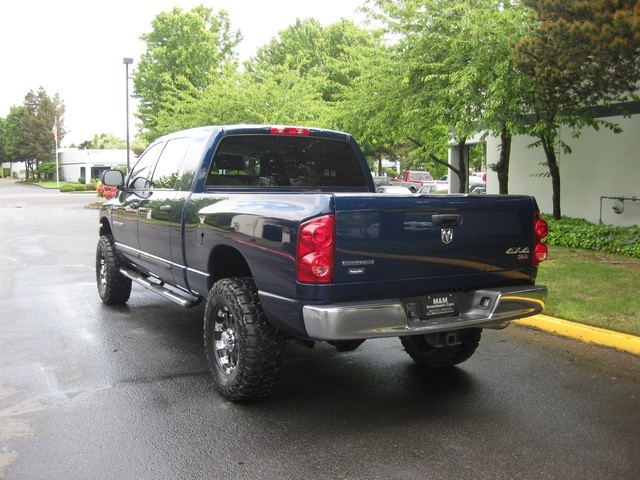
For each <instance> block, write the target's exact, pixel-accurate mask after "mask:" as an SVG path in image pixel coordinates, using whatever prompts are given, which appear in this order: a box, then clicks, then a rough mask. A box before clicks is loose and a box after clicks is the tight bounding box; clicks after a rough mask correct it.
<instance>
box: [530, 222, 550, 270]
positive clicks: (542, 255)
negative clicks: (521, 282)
mask: <svg viewBox="0 0 640 480" xmlns="http://www.w3.org/2000/svg"><path fill="white" fill-rule="evenodd" d="M533 232H534V238H533V260H532V265H533V266H534V267H537V266H538V265H539V264H540V263H541V262H544V261H545V260H546V259H547V255H548V253H549V249H548V248H547V246H546V245H545V244H544V243H542V239H543V238H544V237H546V236H547V233H549V226H548V225H547V222H545V221H544V220H543V219H541V218H540V214H539V213H538V212H536V213H535V216H534V224H533Z"/></svg>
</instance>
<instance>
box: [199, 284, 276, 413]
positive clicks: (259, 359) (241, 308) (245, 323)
mask: <svg viewBox="0 0 640 480" xmlns="http://www.w3.org/2000/svg"><path fill="white" fill-rule="evenodd" d="M204 344H205V350H206V353H207V360H208V362H209V368H210V369H211V372H212V374H213V380H214V383H215V385H216V388H217V389H218V391H219V392H220V394H221V395H222V396H223V397H225V398H227V399H229V400H231V401H234V402H235V401H241V400H250V399H254V398H260V397H265V396H268V395H270V394H271V393H273V392H274V391H275V389H276V388H277V385H278V380H279V377H280V366H281V364H282V358H283V356H284V345H285V344H284V336H283V335H282V334H281V333H280V332H279V331H278V330H276V329H275V328H274V327H272V326H271V324H269V322H268V321H267V318H266V316H265V314H264V312H263V311H262V307H261V306H260V300H259V299H258V292H257V289H256V286H255V284H254V282H253V280H252V279H250V278H227V279H223V280H219V281H218V282H216V283H215V285H214V286H213V288H212V289H211V291H210V292H209V295H208V297H207V303H206V306H205V311H204Z"/></svg>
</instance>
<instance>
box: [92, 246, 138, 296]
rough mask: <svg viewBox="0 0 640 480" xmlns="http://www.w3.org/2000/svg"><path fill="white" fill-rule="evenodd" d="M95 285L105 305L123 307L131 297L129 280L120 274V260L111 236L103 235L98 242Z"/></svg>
mask: <svg viewBox="0 0 640 480" xmlns="http://www.w3.org/2000/svg"><path fill="white" fill-rule="evenodd" d="M96 283H97V284H98V294H99V295H100V298H101V299H102V302H103V303H104V304H106V305H124V304H125V303H127V301H128V300H129V297H130V296H131V280H130V279H129V278H127V277H125V276H124V275H122V274H121V273H120V259H119V258H118V255H117V253H116V247H115V245H114V241H113V237H112V236H111V235H103V236H101V237H100V240H98V247H97V248H96Z"/></svg>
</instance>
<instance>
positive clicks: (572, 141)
mask: <svg viewBox="0 0 640 480" xmlns="http://www.w3.org/2000/svg"><path fill="white" fill-rule="evenodd" d="M628 107H629V108H627V111H629V112H630V113H633V115H632V116H631V117H628V118H624V117H622V116H619V115H618V116H615V115H610V114H606V112H605V113H603V114H602V115H599V116H600V117H601V118H604V117H606V120H607V121H611V122H613V123H617V124H618V125H620V127H621V128H622V130H623V131H622V133H619V134H615V133H613V132H612V131H610V130H609V129H606V128H601V129H600V130H598V131H596V130H594V129H592V128H585V129H583V130H582V131H581V135H580V136H579V137H578V138H572V136H571V133H572V130H571V129H569V128H566V127H564V128H561V129H560V137H561V139H562V140H563V141H564V142H565V143H566V144H568V145H569V146H570V147H571V150H572V153H570V154H567V155H565V154H563V153H562V152H559V153H558V164H559V166H560V200H561V202H560V208H561V212H562V215H563V216H567V217H572V218H584V219H586V220H588V221H589V222H592V223H598V222H599V221H602V223H605V224H609V225H620V226H629V225H639V224H640V105H639V104H638V103H637V102H635V103H634V102H631V103H630V104H629V106H628ZM609 112H612V110H611V109H609ZM535 141H536V139H534V138H532V137H528V136H523V135H521V136H517V137H514V138H513V143H512V146H511V158H510V162H509V193H514V194H518V193H520V194H530V195H534V196H535V197H536V200H537V202H538V205H539V207H540V210H541V211H542V212H544V213H552V211H553V204H552V187H551V178H550V177H546V176H540V175H539V174H543V173H547V172H548V171H549V170H548V168H547V167H546V165H544V162H546V157H545V154H544V151H543V150H542V147H534V148H529V147H528V146H529V145H531V144H532V143H534V142H535ZM499 147H500V139H499V138H495V137H489V138H487V165H491V164H494V163H497V162H498V158H499V153H500V152H499ZM487 193H498V177H497V174H496V173H495V172H493V171H491V169H488V172H487ZM620 206H622V207H623V208H622V211H620V210H621V209H620ZM614 207H615V210H614ZM618 212H619V213H618Z"/></svg>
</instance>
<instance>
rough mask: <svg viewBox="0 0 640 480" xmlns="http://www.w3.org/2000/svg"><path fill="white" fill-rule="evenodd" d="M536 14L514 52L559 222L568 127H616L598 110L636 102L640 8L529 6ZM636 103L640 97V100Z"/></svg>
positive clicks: (570, 3) (548, 1) (530, 1)
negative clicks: (561, 158)
mask: <svg viewBox="0 0 640 480" xmlns="http://www.w3.org/2000/svg"><path fill="white" fill-rule="evenodd" d="M524 3H525V4H526V5H528V6H529V7H530V8H531V10H532V12H533V16H532V22H531V24H530V25H531V26H530V31H529V32H528V35H527V36H526V38H524V39H523V40H521V41H520V42H518V43H517V44H516V45H515V47H514V51H515V54H516V61H517V65H518V68H519V69H520V71H522V73H523V74H524V75H525V76H526V77H527V79H528V80H529V82H530V84H531V89H530V95H529V96H528V97H527V98H526V106H527V107H528V109H529V110H530V112H531V113H532V120H531V122H530V123H529V125H528V133H530V134H531V135H533V136H534V137H536V138H538V139H539V141H538V142H537V143H536V144H535V145H541V146H542V148H543V150H544V153H545V157H546V164H547V168H548V169H549V176H550V177H551V181H552V189H553V217H554V219H556V220H558V219H560V217H561V215H562V212H561V197H560V192H561V188H560V166H559V163H558V152H559V149H562V150H563V151H564V152H565V153H570V152H571V148H570V147H569V145H567V144H566V143H564V142H562V141H561V140H560V138H559V128H560V126H561V125H566V126H568V127H570V128H572V129H573V132H574V136H577V135H579V134H580V129H581V128H583V127H585V126H586V127H593V128H596V129H598V128H600V127H601V126H606V127H608V128H611V129H612V130H613V131H614V132H620V128H619V127H618V126H617V125H614V124H611V123H609V122H606V121H604V120H601V119H597V118H595V117H594V113H593V110H592V109H591V107H594V106H596V105H598V104H601V103H604V104H608V103H609V102H612V101H617V100H621V99H624V98H628V97H629V96H632V94H633V92H634V91H635V90H636V89H637V86H638V83H639V82H640V62H639V61H638V54H639V53H640V5H639V3H638V1H637V0H592V1H589V2H585V1H581V0H524ZM636 98H637V97H636Z"/></svg>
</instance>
